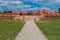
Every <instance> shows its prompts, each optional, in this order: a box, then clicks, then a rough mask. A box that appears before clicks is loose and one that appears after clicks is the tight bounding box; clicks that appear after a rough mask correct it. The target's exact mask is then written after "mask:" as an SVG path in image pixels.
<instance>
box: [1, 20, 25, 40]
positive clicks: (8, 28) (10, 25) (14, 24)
mask: <svg viewBox="0 0 60 40" xmlns="http://www.w3.org/2000/svg"><path fill="white" fill-rule="evenodd" d="M23 25H24V22H22V21H19V20H7V19H0V40H14V39H15V37H16V36H17V34H18V33H19V31H20V30H21V29H22V27H23Z"/></svg>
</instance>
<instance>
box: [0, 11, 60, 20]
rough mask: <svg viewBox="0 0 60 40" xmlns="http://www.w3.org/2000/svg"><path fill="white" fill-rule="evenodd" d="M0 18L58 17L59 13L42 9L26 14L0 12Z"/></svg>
mask: <svg viewBox="0 0 60 40" xmlns="http://www.w3.org/2000/svg"><path fill="white" fill-rule="evenodd" d="M0 18H13V19H18V20H24V21H28V20H29V21H33V20H43V19H46V18H60V14H59V13H56V12H50V11H47V10H43V11H40V12H33V13H32V15H28V13H27V12H13V13H5V14H0Z"/></svg>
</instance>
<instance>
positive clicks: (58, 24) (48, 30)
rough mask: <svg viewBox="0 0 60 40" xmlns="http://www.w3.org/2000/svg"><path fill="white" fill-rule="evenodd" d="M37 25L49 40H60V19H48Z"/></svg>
mask: <svg viewBox="0 0 60 40" xmlns="http://www.w3.org/2000/svg"><path fill="white" fill-rule="evenodd" d="M36 24H37V25H38V27H39V29H40V30H41V31H42V33H43V34H44V35H45V36H46V37H47V39H48V40H60V19H48V20H45V21H40V22H36Z"/></svg>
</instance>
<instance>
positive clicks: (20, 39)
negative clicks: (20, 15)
mask: <svg viewBox="0 0 60 40" xmlns="http://www.w3.org/2000/svg"><path fill="white" fill-rule="evenodd" d="M15 40H47V39H46V38H45V37H44V35H43V34H42V32H41V31H40V30H39V28H38V27H37V25H36V24H35V23H34V21H27V22H26V24H25V25H24V27H23V29H22V30H21V31H20V33H19V34H18V35H17V37H16V39H15Z"/></svg>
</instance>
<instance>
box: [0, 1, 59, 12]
mask: <svg viewBox="0 0 60 40" xmlns="http://www.w3.org/2000/svg"><path fill="white" fill-rule="evenodd" d="M59 7H60V0H0V11H6V10H12V11H14V12H20V11H30V10H32V11H37V10H42V9H46V10H50V11H58V8H59Z"/></svg>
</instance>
